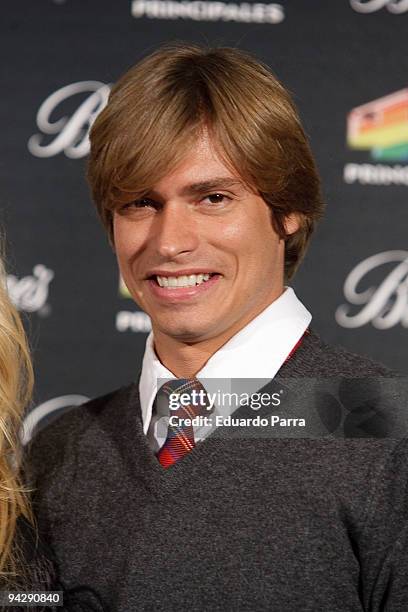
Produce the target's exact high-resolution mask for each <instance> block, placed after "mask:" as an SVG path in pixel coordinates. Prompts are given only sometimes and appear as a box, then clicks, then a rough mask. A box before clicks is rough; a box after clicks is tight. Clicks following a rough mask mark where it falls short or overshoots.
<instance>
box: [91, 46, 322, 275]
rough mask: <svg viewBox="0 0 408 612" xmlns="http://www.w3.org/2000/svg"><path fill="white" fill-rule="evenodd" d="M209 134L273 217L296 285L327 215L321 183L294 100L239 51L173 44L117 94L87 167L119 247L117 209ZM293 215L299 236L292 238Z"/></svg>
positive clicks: (139, 67)
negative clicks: (289, 221) (287, 222)
mask: <svg viewBox="0 0 408 612" xmlns="http://www.w3.org/2000/svg"><path fill="white" fill-rule="evenodd" d="M203 129H205V130H207V131H208V132H209V133H210V135H211V136H212V138H213V140H214V141H215V143H216V144H217V145H218V149H219V152H220V153H221V156H222V158H223V159H224V161H225V162H227V163H228V164H229V165H230V167H232V168H234V169H235V170H236V171H237V172H238V174H239V175H240V176H241V177H242V178H243V179H244V180H245V181H246V182H247V184H248V185H249V186H251V187H252V189H253V190H254V191H255V192H257V193H259V194H260V195H261V196H262V197H263V199H264V201H265V202H266V204H267V205H268V206H269V208H270V209H271V221H272V224H273V226H274V229H275V231H277V233H278V234H279V236H280V237H282V238H284V239H285V277H286V279H289V278H291V277H292V276H293V274H294V272H295V270H296V268H297V266H298V265H299V263H300V261H301V259H302V257H303V255H304V252H305V250H306V247H307V244H308V241H309V239H310V236H311V233H312V231H313V229H314V226H315V223H316V221H317V220H318V219H319V218H320V216H321V215H322V213H323V202H322V198H321V193H320V179H319V176H318V173H317V170H316V166H315V162H314V159H313V156H312V153H311V151H310V147H309V144H308V141H307V137H306V135H305V132H304V130H303V128H302V125H301V122H300V119H299V116H298V113H297V111H296V108H295V105H294V103H293V101H292V99H291V96H290V94H289V93H288V91H287V90H286V89H285V88H284V87H283V85H282V84H281V83H280V82H279V81H278V79H277V78H276V77H275V76H274V75H273V74H272V73H271V71H270V70H269V68H268V67H267V66H265V65H264V64H262V63H261V62H259V61H257V60H256V59H255V58H253V57H252V56H251V55H249V54H247V53H245V52H243V51H239V50H237V49H231V48H215V49H211V48H210V49H207V48H204V47H199V46H196V45H190V44H173V45H166V46H164V47H162V48H160V49H159V50H158V51H156V52H154V53H152V54H151V55H149V56H148V57H146V58H145V59H143V60H142V61H140V62H139V63H138V64H136V65H135V66H134V67H133V68H131V69H130V70H129V71H128V72H127V73H126V74H125V75H124V76H123V77H122V78H121V79H120V80H119V81H118V83H117V84H116V85H115V87H114V88H113V90H112V92H111V95H110V98H109V102H108V104H107V106H106V108H105V109H104V110H103V111H102V113H100V115H99V116H98V117H97V119H96V121H95V123H94V125H93V127H92V130H91V133H90V140H91V153H90V158H89V163H88V180H89V183H90V186H91V189H92V193H93V198H94V201H95V203H96V207H97V210H98V213H99V215H100V217H101V219H102V222H103V224H104V226H105V228H106V229H107V230H108V233H109V237H110V240H111V242H112V243H113V234H112V214H113V211H114V210H115V208H116V207H117V206H118V205H119V204H121V203H127V202H130V201H132V200H133V199H135V198H138V197H141V196H143V195H145V194H146V193H147V192H148V191H149V190H150V189H151V188H152V187H153V185H154V184H155V183H156V182H157V181H159V180H160V179H161V178H162V177H163V176H165V175H166V173H167V172H169V171H170V170H171V169H172V168H174V167H175V166H176V165H177V163H179V162H180V161H181V160H182V158H183V155H185V153H186V151H187V150H188V147H189V146H191V144H193V142H194V140H195V139H196V138H197V135H198V133H199V132H200V131H202V130H203ZM291 213H297V216H298V219H299V222H300V228H299V229H298V230H297V231H296V232H295V233H294V234H292V235H290V236H287V235H286V232H285V225H284V223H285V218H286V217H287V216H288V215H289V214H291Z"/></svg>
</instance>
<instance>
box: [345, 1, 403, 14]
mask: <svg viewBox="0 0 408 612" xmlns="http://www.w3.org/2000/svg"><path fill="white" fill-rule="evenodd" d="M350 5H351V8H353V9H354V10H355V11H357V13H375V12H376V11H380V10H381V9H382V8H384V7H385V8H386V9H387V10H388V11H389V12H390V13H394V15H401V14H402V13H406V12H407V11H408V0H350Z"/></svg>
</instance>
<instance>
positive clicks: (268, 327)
mask: <svg viewBox="0 0 408 612" xmlns="http://www.w3.org/2000/svg"><path fill="white" fill-rule="evenodd" d="M311 320H312V315H311V314H310V312H309V311H308V310H307V309H306V308H305V306H303V304H302V302H300V300H299V299H298V298H297V297H296V295H295V292H294V291H293V289H291V288H290V287H286V288H285V291H284V292H283V293H282V295H281V296H280V297H279V298H278V299H277V300H275V301H274V302H272V304H270V305H269V306H268V307H267V308H265V310H263V311H262V312H261V313H260V314H259V315H258V316H257V317H255V318H254V319H252V321H250V322H249V323H248V324H247V325H246V326H245V327H244V328H243V329H241V330H240V331H239V332H238V333H236V334H235V336H233V337H232V338H231V339H230V340H228V342H226V344H224V345H223V346H222V347H221V348H220V349H219V350H218V351H217V352H216V353H214V355H212V356H211V357H210V359H209V360H208V361H207V363H206V364H205V365H204V367H203V368H202V369H201V370H200V371H199V372H198V373H197V374H196V378H198V379H199V380H200V381H201V382H202V383H203V384H204V386H205V388H206V390H207V391H210V390H212V391H215V390H216V388H217V389H219V388H220V385H218V384H217V385H216V386H214V379H215V380H218V381H220V379H222V381H223V382H222V385H221V386H222V388H223V390H224V391H225V390H228V388H231V387H228V383H227V381H228V380H230V379H245V385H246V386H245V388H246V390H247V391H248V392H250V393H254V392H255V391H257V390H259V389H261V388H262V387H263V386H264V385H265V384H267V383H268V382H269V381H270V380H272V379H273V378H274V376H275V375H276V373H277V372H278V371H279V369H280V368H281V366H282V365H283V363H284V362H285V360H286V358H287V357H288V355H289V353H290V352H291V350H292V349H293V347H294V346H295V344H296V343H297V342H298V340H300V338H301V337H302V336H303V334H304V332H305V331H306V329H307V328H308V327H309V324H310V321H311ZM272 347H273V348H272ZM174 378H177V377H176V376H175V375H174V374H173V373H172V372H170V370H168V369H167V368H166V367H165V366H164V365H163V364H162V363H161V362H160V361H159V359H158V358H157V355H156V353H155V350H154V340H153V332H151V333H150V334H149V336H148V337H147V340H146V349H145V353H144V357H143V365H142V372H141V377H140V382H139V393H140V404H141V410H142V420H143V430H144V432H145V434H146V433H147V431H148V429H149V425H150V422H151V419H152V408H153V403H154V400H155V397H156V393H157V388H158V379H160V383H159V384H160V385H161V384H163V383H164V380H163V379H166V380H169V379H174ZM204 379H205V380H204ZM251 379H252V380H251ZM259 379H262V380H259ZM223 414H225V410H223ZM194 433H195V439H196V441H198V440H200V439H203V438H204V437H205V436H206V435H208V433H209V431H206V430H205V428H204V429H203V428H201V430H200V432H199V433H200V435H199V436H198V440H197V430H196V429H195V432H194Z"/></svg>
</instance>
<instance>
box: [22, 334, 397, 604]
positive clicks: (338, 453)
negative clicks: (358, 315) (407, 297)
mask: <svg viewBox="0 0 408 612" xmlns="http://www.w3.org/2000/svg"><path fill="white" fill-rule="evenodd" d="M390 374H391V373H390V372H389V371H387V370H386V369H385V368H383V367H382V366H379V365H378V364H374V363H373V362H371V361H369V360H367V359H365V358H362V357H359V356H356V355H353V354H351V353H348V352H346V351H344V350H342V349H338V348H333V347H330V346H328V345H324V344H323V343H322V342H321V341H320V339H319V338H318V336H317V335H316V334H314V333H312V334H310V335H309V336H307V337H306V338H305V340H304V341H303V344H302V345H301V347H300V348H299V349H298V351H297V352H296V353H295V355H294V356H293V357H292V359H291V360H290V361H288V362H287V363H286V364H285V365H284V366H282V368H281V370H280V372H279V377H282V378H285V377H300V378H301V377H328V376H329V377H340V376H341V377H346V378H348V377H356V376H361V377H362V376H368V377H376V376H389V375H390ZM29 466H30V470H31V473H32V478H33V484H34V486H35V487H36V493H35V509H36V513H37V518H38V523H39V528H40V532H41V533H42V535H43V537H44V538H45V540H46V541H47V543H48V544H49V545H50V546H51V548H52V549H53V550H54V552H55V555H56V557H57V559H58V564H59V571H60V578H61V580H62V582H63V583H64V584H65V586H66V587H68V588H74V587H78V586H84V587H88V588H92V589H94V590H95V591H96V592H97V593H98V594H99V596H100V597H101V599H102V601H103V603H104V605H105V607H106V609H107V610H115V611H118V612H131V611H136V610H155V611H156V610H157V611H160V610H163V611H164V610H166V611H168V610H174V611H176V610H177V611H178V612H181V611H183V610H185V611H189V612H191V611H194V610H196V611H207V610H208V611H213V610H220V611H221V610H222V611H225V610H230V611H235V610H239V611H250V610H251V611H253V610H255V611H257V610H268V611H274V612H292V611H302V612H340V611H341V612H346V611H347V612H352V611H356V612H357V611H359V610H366V611H370V612H377V611H380V610H387V611H390V612H406V611H407V610H408V446H407V442H406V440H405V439H399V440H393V439H361V438H360V439H359V438H353V439H339V438H334V437H331V436H326V437H322V438H320V439H285V438H279V439H276V438H275V439H261V438H252V439H251V438H248V439H242V438H239V437H238V438H237V437H234V435H233V434H231V436H228V435H226V436H224V437H222V438H219V437H218V438H217V437H216V436H215V437H214V436H210V437H208V438H207V439H205V440H204V441H203V442H201V443H200V444H199V445H197V447H196V448H195V449H193V451H192V452H191V453H190V454H189V455H187V456H186V457H184V458H183V459H182V460H181V461H179V462H178V463H177V464H176V465H174V466H172V467H170V468H169V469H167V470H165V469H164V468H162V467H161V466H160V464H159V463H158V461H157V459H156V457H155V456H154V454H153V453H152V451H151V449H150V448H149V445H148V442H147V440H146V437H145V436H144V434H143V428H142V421H141V416H140V405H139V397H138V388H137V384H132V385H130V386H129V387H126V388H122V389H119V390H118V391H115V392H113V393H111V394H109V395H106V396H104V397H100V398H97V399H94V400H92V401H90V402H88V403H87V404H85V405H84V406H82V407H80V408H75V409H72V410H71V411H70V412H68V413H67V414H64V415H63V416H62V417H60V418H59V419H58V420H57V421H55V422H54V423H52V424H51V425H49V426H48V427H47V428H46V429H45V430H43V431H42V432H40V433H39V434H38V436H37V437H36V439H35V440H34V443H33V445H32V447H31V449H30V454H29Z"/></svg>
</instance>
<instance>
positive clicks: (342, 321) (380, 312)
mask: <svg viewBox="0 0 408 612" xmlns="http://www.w3.org/2000/svg"><path fill="white" fill-rule="evenodd" d="M385 265H388V268H387V270H388V269H389V267H390V265H391V266H392V268H391V271H389V272H388V273H387V274H386V276H385V277H384V278H383V280H382V281H381V282H380V283H378V284H377V286H374V285H373V283H372V282H371V281H368V280H367V276H368V275H369V273H370V272H372V271H377V273H378V269H379V268H380V267H381V266H385ZM364 281H365V283H366V287H367V288H366V289H364V288H363V287H362V285H363V283H364ZM344 296H345V298H346V300H347V301H348V304H343V305H341V306H339V307H338V308H337V311H336V315H335V316H336V321H337V323H338V324H339V325H341V326H342V327H347V328H349V329H355V328H357V327H363V325H367V324H368V323H371V324H372V325H373V327H375V328H376V329H381V330H385V329H390V328H391V327H394V326H395V325H397V324H398V323H400V324H401V325H402V327H408V251H385V252H383V253H378V255H372V256H371V257H368V258H367V259H364V261H362V262H360V263H359V264H358V265H357V266H356V267H355V268H354V269H353V270H352V271H351V272H350V274H349V275H348V277H347V278H346V281H345V283H344ZM352 306H357V307H358V310H357V312H355V310H356V309H355V308H352ZM353 310H354V313H353Z"/></svg>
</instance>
